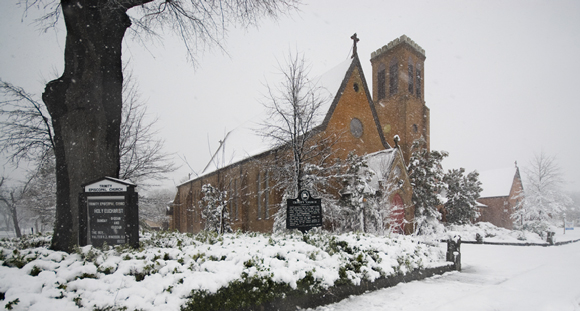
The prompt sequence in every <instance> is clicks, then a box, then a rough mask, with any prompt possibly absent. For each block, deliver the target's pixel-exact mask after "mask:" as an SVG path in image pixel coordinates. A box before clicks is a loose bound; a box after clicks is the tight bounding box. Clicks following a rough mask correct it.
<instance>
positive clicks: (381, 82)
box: [377, 69, 386, 99]
mask: <svg viewBox="0 0 580 311" xmlns="http://www.w3.org/2000/svg"><path fill="white" fill-rule="evenodd" d="M385 80H386V79H385V70H384V69H382V70H379V72H378V73H377V83H378V94H377V95H378V96H379V99H383V98H385V95H386V94H385V93H386V92H385V82H386V81H385Z"/></svg>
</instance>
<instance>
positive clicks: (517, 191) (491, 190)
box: [477, 165, 524, 230]
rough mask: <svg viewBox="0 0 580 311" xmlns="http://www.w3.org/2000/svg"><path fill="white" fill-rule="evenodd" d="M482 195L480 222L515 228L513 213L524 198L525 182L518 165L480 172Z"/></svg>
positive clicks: (480, 198)
mask: <svg viewBox="0 0 580 311" xmlns="http://www.w3.org/2000/svg"><path fill="white" fill-rule="evenodd" d="M479 180H480V181H481V188H482V189H483V190H482V191H481V195H480V197H479V199H478V200H477V201H478V203H480V205H479V212H480V213H481V215H480V216H479V218H478V219H477V221H478V222H489V223H492V224H493V225H495V226H497V227H502V228H506V229H510V230H511V229H513V227H514V220H513V219H512V214H513V213H514V210H515V208H516V207H517V206H518V205H519V204H520V202H521V201H522V200H523V197H522V195H523V190H524V187H523V184H522V179H521V176H520V170H519V168H518V167H517V165H516V166H514V167H509V168H503V169H495V170H489V171H484V172H480V173H479Z"/></svg>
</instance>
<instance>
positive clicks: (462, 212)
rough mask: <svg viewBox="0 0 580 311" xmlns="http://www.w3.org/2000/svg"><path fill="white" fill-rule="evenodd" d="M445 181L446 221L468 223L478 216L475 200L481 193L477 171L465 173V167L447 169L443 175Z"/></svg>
mask: <svg viewBox="0 0 580 311" xmlns="http://www.w3.org/2000/svg"><path fill="white" fill-rule="evenodd" d="M443 182H444V183H445V196H446V198H447V201H446V202H445V205H444V207H445V210H446V211H447V215H446V217H447V222H448V223H451V224H459V225H464V224H470V223H472V221H473V220H475V219H476V218H477V217H479V210H478V208H477V202H476V200H477V199H478V198H479V194H480V193H481V190H482V189H481V182H480V181H479V173H478V172H477V171H473V172H471V173H469V174H467V175H465V169H464V168H460V169H453V170H449V171H448V172H447V173H446V174H445V176H444V177H443Z"/></svg>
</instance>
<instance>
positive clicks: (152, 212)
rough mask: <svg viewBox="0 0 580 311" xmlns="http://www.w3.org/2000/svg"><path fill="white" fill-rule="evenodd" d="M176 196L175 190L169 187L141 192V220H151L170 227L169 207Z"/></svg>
mask: <svg viewBox="0 0 580 311" xmlns="http://www.w3.org/2000/svg"><path fill="white" fill-rule="evenodd" d="M174 198H175V190H174V189H169V188H163V189H154V190H150V191H147V192H145V193H139V220H140V221H141V222H143V221H145V220H149V221H152V222H155V223H157V224H160V225H161V227H162V228H168V226H169V220H170V217H169V216H168V215H167V208H168V207H169V206H170V204H171V203H172V201H173V199H174Z"/></svg>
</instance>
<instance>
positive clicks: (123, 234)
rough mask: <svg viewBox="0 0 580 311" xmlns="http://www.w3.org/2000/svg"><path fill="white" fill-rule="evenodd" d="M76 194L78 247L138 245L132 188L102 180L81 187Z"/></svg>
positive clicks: (136, 219) (136, 207) (136, 206)
mask: <svg viewBox="0 0 580 311" xmlns="http://www.w3.org/2000/svg"><path fill="white" fill-rule="evenodd" d="M82 187H83V192H82V193H81V194H80V195H79V245H81V246H84V245H88V244H91V245H93V246H102V245H103V243H107V245H121V244H129V245H131V246H132V247H138V246H139V208H138V205H137V203H138V195H137V192H135V187H136V185H135V184H133V183H130V182H127V181H123V180H119V179H115V178H112V177H104V178H102V179H99V180H96V181H93V182H90V183H87V184H84V185H82Z"/></svg>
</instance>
